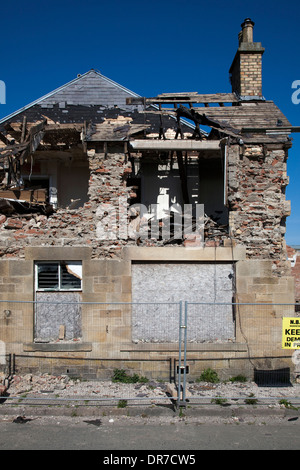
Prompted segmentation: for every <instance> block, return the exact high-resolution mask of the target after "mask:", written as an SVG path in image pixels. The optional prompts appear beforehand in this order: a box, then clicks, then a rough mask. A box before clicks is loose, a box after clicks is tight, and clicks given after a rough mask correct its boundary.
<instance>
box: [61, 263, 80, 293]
mask: <svg viewBox="0 0 300 470" xmlns="http://www.w3.org/2000/svg"><path fill="white" fill-rule="evenodd" d="M81 279H82V267H81V263H80V262H78V263H76V262H70V263H61V286H60V287H61V289H69V290H71V289H81Z"/></svg>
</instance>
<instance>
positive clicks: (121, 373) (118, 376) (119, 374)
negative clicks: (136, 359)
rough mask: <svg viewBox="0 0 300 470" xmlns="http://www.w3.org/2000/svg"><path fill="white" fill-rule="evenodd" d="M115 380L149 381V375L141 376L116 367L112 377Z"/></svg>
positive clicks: (129, 381)
mask: <svg viewBox="0 0 300 470" xmlns="http://www.w3.org/2000/svg"><path fill="white" fill-rule="evenodd" d="M112 381H113V382H121V383H124V384H135V383H147V382H149V379H147V377H143V376H139V375H138V374H133V375H128V374H127V373H126V372H125V370H123V369H114V375H113V377H112Z"/></svg>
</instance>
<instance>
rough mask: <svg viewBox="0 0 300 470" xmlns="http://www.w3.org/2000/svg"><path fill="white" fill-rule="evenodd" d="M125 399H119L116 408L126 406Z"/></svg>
mask: <svg viewBox="0 0 300 470" xmlns="http://www.w3.org/2000/svg"><path fill="white" fill-rule="evenodd" d="M126 406H127V400H119V401H118V408H126Z"/></svg>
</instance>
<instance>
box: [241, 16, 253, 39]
mask: <svg viewBox="0 0 300 470" xmlns="http://www.w3.org/2000/svg"><path fill="white" fill-rule="evenodd" d="M254 24H255V23H254V21H252V20H251V19H250V18H246V19H245V20H244V22H243V23H242V24H241V27H242V42H248V43H252V42H253V27H254Z"/></svg>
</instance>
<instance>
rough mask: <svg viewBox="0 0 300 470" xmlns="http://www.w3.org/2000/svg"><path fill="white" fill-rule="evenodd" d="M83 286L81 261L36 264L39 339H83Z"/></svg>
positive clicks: (36, 317) (36, 315) (36, 313)
mask: <svg viewBox="0 0 300 470" xmlns="http://www.w3.org/2000/svg"><path fill="white" fill-rule="evenodd" d="M81 287H82V265H81V262H77V261H76V262H75V261H74V262H72V261H66V262H64V261H57V262H39V263H36V298H35V300H36V304H35V333H34V337H35V341H36V342H53V341H70V340H75V339H76V340H78V339H80V338H81V336H82V328H81V293H80V291H81Z"/></svg>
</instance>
